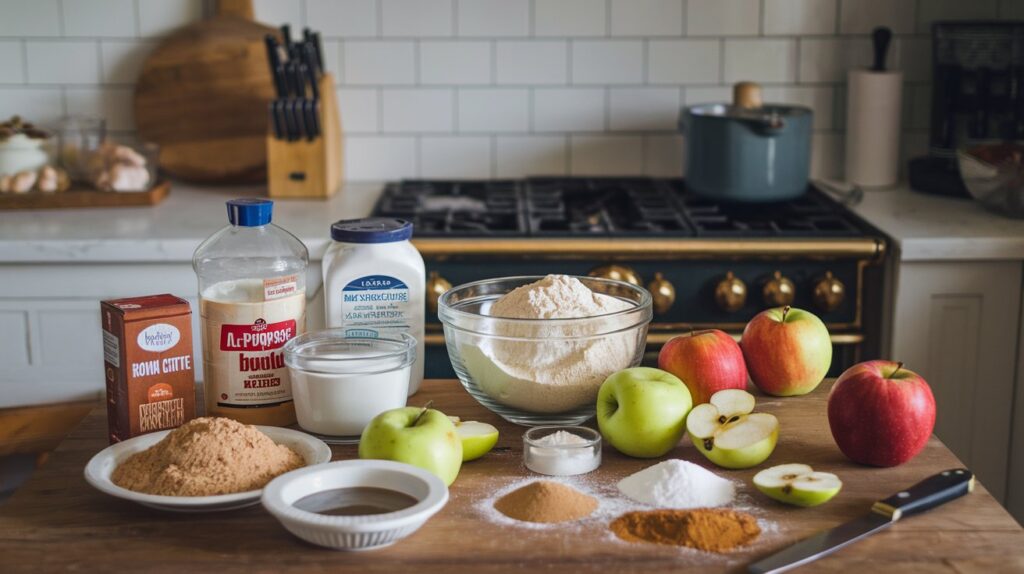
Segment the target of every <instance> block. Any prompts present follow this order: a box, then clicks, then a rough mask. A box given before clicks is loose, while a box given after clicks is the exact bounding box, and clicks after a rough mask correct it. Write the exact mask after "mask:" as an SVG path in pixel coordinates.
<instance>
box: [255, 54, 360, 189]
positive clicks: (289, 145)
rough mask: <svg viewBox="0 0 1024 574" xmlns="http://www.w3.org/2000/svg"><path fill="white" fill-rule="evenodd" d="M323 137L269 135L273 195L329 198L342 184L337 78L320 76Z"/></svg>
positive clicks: (268, 145) (321, 133)
mask: <svg viewBox="0 0 1024 574" xmlns="http://www.w3.org/2000/svg"><path fill="white" fill-rule="evenodd" d="M319 88H320V106H319V115H320V137H318V138H316V139H314V140H308V139H306V138H300V139H298V140H296V141H288V140H286V139H277V138H276V137H274V134H273V131H272V129H271V131H270V133H268V135H267V190H268V193H269V195H270V197H273V198H280V199H287V198H290V197H294V198H307V199H308V198H322V199H327V198H328V197H331V196H332V195H334V194H335V192H337V191H338V189H339V188H340V187H341V176H342V156H341V154H342V148H341V119H340V116H339V113H338V97H337V95H336V94H335V93H334V78H333V77H332V76H331V74H329V73H325V74H323V76H321V77H320V82H319Z"/></svg>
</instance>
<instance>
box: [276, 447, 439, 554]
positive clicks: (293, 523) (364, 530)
mask: <svg viewBox="0 0 1024 574" xmlns="http://www.w3.org/2000/svg"><path fill="white" fill-rule="evenodd" d="M353 487H374V488H383V489H387V490H394V491H397V492H400V493H402V494H406V495H408V496H411V497H412V498H414V499H415V500H416V501H417V502H416V504H414V505H412V506H410V507H409V508H405V509H402V510H398V511H395V512H388V513H384V514H370V515H364V516H332V515H328V514H318V513H315V512H308V511H306V510H301V509H299V508H296V507H295V503H296V502H297V501H299V500H301V499H303V498H305V497H307V496H309V495H311V494H317V493H319V492H324V491H327V490H334V489H339V488H353ZM447 502H448V487H446V486H445V485H444V482H442V481H441V479H440V478H438V477H437V476H435V475H434V474H433V473H431V472H428V471H426V470H423V469H421V468H418V467H415V466H412V465H409V464H404V463H400V462H393V461H389V460H345V461H339V462H332V463H330V464H321V465H319V466H315V467H310V468H301V469H298V470H293V471H291V472H288V473H285V474H282V475H281V476H279V477H277V478H275V479H274V480H272V481H270V484H268V485H267V486H266V488H264V489H263V506H264V507H265V508H266V509H267V510H268V511H269V512H270V513H271V514H272V515H274V517H275V518H277V519H278V520H279V521H281V524H282V525H283V526H284V527H285V528H286V529H287V530H288V531H289V532H291V533H292V534H294V535H296V536H298V537H299V538H301V539H303V540H305V541H306V542H310V543H312V544H316V545H318V546H324V547H327V548H333V549H335V550H370V549H374V548H381V547H384V546H388V545H391V544H394V543H395V542H397V541H399V540H401V539H402V538H405V537H406V536H409V535H410V534H412V533H413V532H415V531H416V530H418V529H419V527H420V526H423V523H425V522H426V521H427V520H428V519H429V518H430V517H431V516H433V515H434V514H436V513H437V512H438V511H439V510H441V508H442V507H444V505H445V504H446V503H447Z"/></svg>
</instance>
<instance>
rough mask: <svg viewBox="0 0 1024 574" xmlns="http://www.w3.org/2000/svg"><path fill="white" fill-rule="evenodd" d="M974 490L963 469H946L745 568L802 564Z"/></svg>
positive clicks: (765, 570) (763, 570) (755, 571)
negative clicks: (837, 524) (857, 515)
mask: <svg viewBox="0 0 1024 574" xmlns="http://www.w3.org/2000/svg"><path fill="white" fill-rule="evenodd" d="M972 490H974V474H973V473H972V472H971V471H969V470H967V469H966V468H957V469H952V470H946V471H943V472H940V473H939V474H936V475H934V476H931V477H928V478H926V479H924V480H922V481H921V482H919V483H917V484H915V485H914V486H912V487H910V488H908V489H907V490H902V491H900V492H897V493H896V494H894V495H892V496H890V497H889V498H886V499H885V500H880V501H878V502H876V503H875V504H874V505H873V506H872V507H871V512H869V513H868V514H866V515H864V516H862V517H861V518H858V519H856V520H852V521H850V522H847V523H846V524H841V525H839V526H837V527H835V528H833V529H832V530H826V531H825V532H821V533H819V534H815V535H814V536H811V537H810V538H807V539H805V540H802V541H800V542H797V543H796V544H794V545H792V546H790V547H788V548H786V549H784V550H781V551H779V552H776V553H775V554H773V555H771V556H769V557H768V558H765V559H764V560H761V561H760V562H755V563H754V564H751V565H750V566H749V567H748V571H749V572H751V574H775V573H777V572H785V571H787V570H790V569H792V568H796V567H797V566H802V565H804V564H807V563H808V562H812V561H814V560H817V559H818V558H821V557H822V556H826V555H828V554H831V553H833V552H835V551H836V550H839V549H840V548H842V547H844V546H846V545H848V544H852V543H854V542H856V541H858V540H860V539H862V538H865V537H867V536H869V535H871V534H874V533H875V532H878V531H879V530H882V529H884V528H886V527H888V526H889V525H891V524H892V523H893V522H896V521H897V520H899V519H901V518H905V517H907V516H912V515H914V514H919V513H921V512H924V511H926V510H931V509H932V508H935V507H937V506H939V505H942V504H945V503H947V502H949V501H951V500H955V499H957V498H960V497H961V496H963V495H965V494H967V493H969V492H971V491H972Z"/></svg>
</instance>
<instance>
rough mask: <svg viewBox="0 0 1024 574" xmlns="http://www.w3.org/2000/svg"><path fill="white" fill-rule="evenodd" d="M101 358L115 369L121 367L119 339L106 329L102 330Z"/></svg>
mask: <svg viewBox="0 0 1024 574" xmlns="http://www.w3.org/2000/svg"><path fill="white" fill-rule="evenodd" d="M103 360H104V361H106V362H108V363H110V364H111V365H113V367H114V368H115V369H117V368H120V367H121V340H120V339H118V338H117V335H115V334H113V333H111V332H110V331H107V330H106V329H104V330H103Z"/></svg>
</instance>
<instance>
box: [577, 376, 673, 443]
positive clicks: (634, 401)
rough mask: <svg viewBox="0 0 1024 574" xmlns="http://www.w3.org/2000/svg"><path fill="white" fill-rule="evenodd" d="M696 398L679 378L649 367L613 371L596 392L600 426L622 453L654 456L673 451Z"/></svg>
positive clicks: (602, 434) (606, 436) (605, 438)
mask: <svg viewBox="0 0 1024 574" xmlns="http://www.w3.org/2000/svg"><path fill="white" fill-rule="evenodd" d="M691 406H693V401H692V400H691V399H690V391H689V389H687V388H686V385H685V384H683V382H682V381H681V380H679V377H677V376H675V375H673V374H672V373H668V372H665V371H662V370H661V369H652V368H649V367H633V368H631V369H625V370H622V371H619V372H617V373H613V374H612V375H611V376H609V377H608V378H607V379H605V381H604V382H603V383H601V389H600V390H599V391H598V393H597V427H598V428H599V429H600V430H601V436H603V437H604V440H606V441H608V443H609V444H611V445H612V446H614V447H615V448H617V449H618V450H619V451H620V452H622V453H623V454H627V455H629V456H635V457H639V458H653V457H657V456H661V455H663V454H665V453H666V452H668V451H670V450H672V448H673V447H675V446H676V445H677V444H679V439H680V438H682V436H683V432H685V431H686V415H687V413H689V412H690V407H691Z"/></svg>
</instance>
